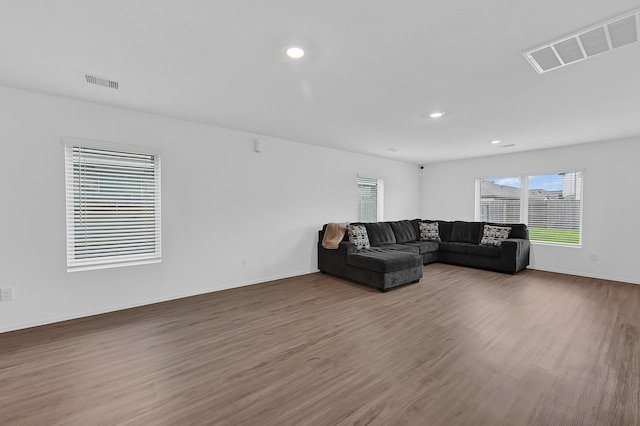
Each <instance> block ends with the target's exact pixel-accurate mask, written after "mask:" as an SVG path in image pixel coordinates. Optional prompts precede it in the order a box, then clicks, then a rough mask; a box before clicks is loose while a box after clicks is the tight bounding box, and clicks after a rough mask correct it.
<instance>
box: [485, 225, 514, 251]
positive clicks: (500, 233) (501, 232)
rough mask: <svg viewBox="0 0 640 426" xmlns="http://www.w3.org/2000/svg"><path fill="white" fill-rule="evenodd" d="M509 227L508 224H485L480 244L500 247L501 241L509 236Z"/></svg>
mask: <svg viewBox="0 0 640 426" xmlns="http://www.w3.org/2000/svg"><path fill="white" fill-rule="evenodd" d="M509 232H511V228H510V227H509V226H492V225H485V226H484V232H483V233H482V240H481V241H480V244H482V245H484V246H494V247H500V245H501V244H502V242H503V241H504V240H506V239H507V238H509Z"/></svg>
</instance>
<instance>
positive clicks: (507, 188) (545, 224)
mask: <svg viewBox="0 0 640 426" xmlns="http://www.w3.org/2000/svg"><path fill="white" fill-rule="evenodd" d="M478 182H479V186H480V191H479V193H480V196H479V199H478V204H477V212H478V213H477V215H476V218H477V219H478V220H481V221H486V222H499V223H517V222H523V223H526V224H528V227H529V239H530V240H531V241H535V242H539V243H548V244H558V245H569V246H580V245H581V244H582V186H583V185H582V183H583V173H582V172H564V173H548V174H542V175H531V176H514V177H504V178H484V179H478Z"/></svg>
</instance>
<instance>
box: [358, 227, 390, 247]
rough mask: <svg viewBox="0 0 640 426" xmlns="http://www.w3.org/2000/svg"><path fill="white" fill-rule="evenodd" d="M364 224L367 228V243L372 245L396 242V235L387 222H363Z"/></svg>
mask: <svg viewBox="0 0 640 426" xmlns="http://www.w3.org/2000/svg"><path fill="white" fill-rule="evenodd" d="M364 226H365V227H366V228H367V234H368V235H369V243H370V244H371V246H372V247H376V246H381V245H383V244H396V237H395V235H394V234H393V229H392V228H391V225H389V222H372V223H365V224H364Z"/></svg>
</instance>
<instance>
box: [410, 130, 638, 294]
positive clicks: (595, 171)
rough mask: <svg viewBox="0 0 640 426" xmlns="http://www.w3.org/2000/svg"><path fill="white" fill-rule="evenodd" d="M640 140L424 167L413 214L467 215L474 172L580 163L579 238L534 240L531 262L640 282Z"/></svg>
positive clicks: (535, 170) (570, 167)
mask: <svg viewBox="0 0 640 426" xmlns="http://www.w3.org/2000/svg"><path fill="white" fill-rule="evenodd" d="M639 159H640V139H631V140H620V141H608V142H599V143H590V144H583V145H573V146H570V147H564V148H556V149H546V150H539V151H530V152H524V153H518V154H509V155H499V156H493V157H484V158H476V159H471V160H463V161H451V162H444V163H436V164H429V165H427V166H425V170H424V171H423V173H422V181H421V185H420V186H421V197H420V198H421V216H422V217H423V218H431V219H442V220H474V211H475V210H474V207H475V186H474V182H475V179H477V178H482V177H503V176H513V175H516V176H519V175H523V174H525V175H526V174H541V173H552V172H562V171H565V170H567V171H574V170H584V194H583V195H584V201H583V235H582V239H583V244H582V248H568V247H558V246H549V245H540V244H534V245H533V249H532V258H531V266H530V267H532V268H535V269H542V270H547V271H553V272H563V273H568V274H575V275H583V276H589V277H595V278H605V279H612V280H618V281H626V282H631V283H636V284H640V272H639V271H640V269H638V265H637V263H638V241H640V226H639V225H638V215H639V212H640V189H639V188H640V178H638V175H637V173H638V161H639Z"/></svg>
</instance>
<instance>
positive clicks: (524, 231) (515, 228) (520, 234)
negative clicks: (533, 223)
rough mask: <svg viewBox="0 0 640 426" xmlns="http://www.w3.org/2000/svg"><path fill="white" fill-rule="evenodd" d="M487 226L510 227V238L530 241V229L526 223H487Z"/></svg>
mask: <svg viewBox="0 0 640 426" xmlns="http://www.w3.org/2000/svg"><path fill="white" fill-rule="evenodd" d="M487 225H492V226H506V227H510V228H511V232H510V233H509V238H521V239H523V240H528V239H529V229H528V227H527V225H526V224H524V223H487Z"/></svg>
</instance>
